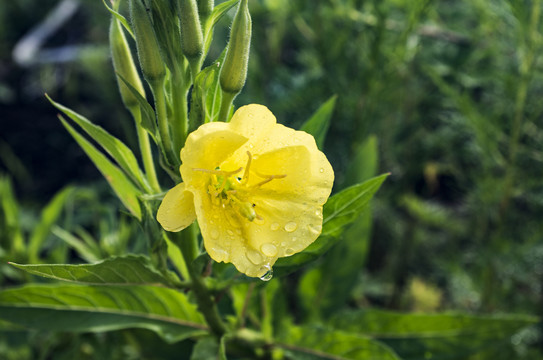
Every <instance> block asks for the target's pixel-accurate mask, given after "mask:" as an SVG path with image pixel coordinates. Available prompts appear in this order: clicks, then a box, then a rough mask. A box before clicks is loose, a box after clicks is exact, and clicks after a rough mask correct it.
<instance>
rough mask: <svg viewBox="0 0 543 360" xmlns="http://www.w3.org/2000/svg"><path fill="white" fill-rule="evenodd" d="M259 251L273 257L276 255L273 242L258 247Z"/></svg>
mask: <svg viewBox="0 0 543 360" xmlns="http://www.w3.org/2000/svg"><path fill="white" fill-rule="evenodd" d="M260 251H262V253H263V254H264V255H266V256H269V257H274V256H275V255H277V248H276V247H275V245H273V244H264V245H262V246H261V247H260Z"/></svg>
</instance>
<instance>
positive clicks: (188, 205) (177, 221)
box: [156, 183, 196, 231]
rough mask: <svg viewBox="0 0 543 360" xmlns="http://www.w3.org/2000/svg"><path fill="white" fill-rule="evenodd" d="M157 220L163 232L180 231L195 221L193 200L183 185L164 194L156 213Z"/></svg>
mask: <svg viewBox="0 0 543 360" xmlns="http://www.w3.org/2000/svg"><path fill="white" fill-rule="evenodd" d="M156 217H157V220H158V222H159V223H160V225H162V227H163V228H164V229H165V230H168V231H180V230H183V229H184V228H186V227H187V226H189V225H190V224H192V222H193V221H194V220H195V219H196V213H195V211H194V199H193V196H192V193H191V192H190V191H187V190H185V183H181V184H179V185H177V186H175V187H174V188H173V189H171V190H170V191H168V192H167V193H166V196H164V199H163V200H162V203H161V204H160V207H159V208H158V212H157V215H156Z"/></svg>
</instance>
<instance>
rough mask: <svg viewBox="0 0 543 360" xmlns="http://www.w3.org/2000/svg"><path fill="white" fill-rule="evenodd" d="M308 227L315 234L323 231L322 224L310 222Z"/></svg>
mask: <svg viewBox="0 0 543 360" xmlns="http://www.w3.org/2000/svg"><path fill="white" fill-rule="evenodd" d="M307 228H308V229H309V231H311V232H312V233H314V234H320V232H321V231H322V225H313V224H309V225H308V226H307Z"/></svg>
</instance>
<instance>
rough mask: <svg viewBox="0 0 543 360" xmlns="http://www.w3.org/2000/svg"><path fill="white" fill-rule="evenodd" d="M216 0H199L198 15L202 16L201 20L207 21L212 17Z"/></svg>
mask: <svg viewBox="0 0 543 360" xmlns="http://www.w3.org/2000/svg"><path fill="white" fill-rule="evenodd" d="M214 5H215V0H198V13H199V14H200V20H202V21H205V19H207V18H208V17H209V15H211V12H212V11H213V6H214Z"/></svg>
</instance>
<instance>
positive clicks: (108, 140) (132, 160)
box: [45, 95, 149, 189]
mask: <svg viewBox="0 0 543 360" xmlns="http://www.w3.org/2000/svg"><path fill="white" fill-rule="evenodd" d="M45 96H46V97H47V99H48V100H49V101H50V102H51V104H53V105H54V106H55V107H56V108H57V109H58V110H60V111H62V112H63V113H64V114H66V115H67V116H68V117H69V118H70V119H72V120H73V121H74V122H75V123H76V124H78V125H79V126H81V128H82V129H83V130H85V132H86V133H87V134H89V136H90V137H91V138H92V139H93V140H94V141H96V142H97V143H98V144H100V146H102V148H104V150H105V151H106V152H107V153H108V154H109V155H111V157H112V158H113V159H114V160H115V161H116V162H117V164H119V166H120V167H121V169H123V170H124V171H125V172H126V174H127V175H129V176H130V177H131V178H132V180H134V181H135V182H136V184H139V185H140V186H141V187H142V188H143V189H149V185H148V184H147V182H146V181H145V177H144V176H143V173H142V172H141V169H140V168H139V165H138V161H137V160H136V157H135V156H134V153H133V152H132V150H130V148H129V147H128V146H126V145H125V144H124V143H123V142H122V141H121V140H119V139H117V138H116V137H114V136H113V135H111V134H110V133H108V132H107V131H106V130H104V129H103V128H102V127H100V126H97V125H94V124H93V123H91V122H90V121H89V120H88V119H86V118H85V117H83V116H81V115H79V114H77V113H76V112H74V111H72V110H70V109H68V108H67V107H65V106H63V105H61V104H59V103H57V102H55V101H53V100H52V99H51V98H50V97H49V96H47V95H45Z"/></svg>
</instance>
